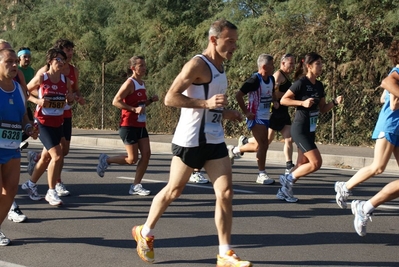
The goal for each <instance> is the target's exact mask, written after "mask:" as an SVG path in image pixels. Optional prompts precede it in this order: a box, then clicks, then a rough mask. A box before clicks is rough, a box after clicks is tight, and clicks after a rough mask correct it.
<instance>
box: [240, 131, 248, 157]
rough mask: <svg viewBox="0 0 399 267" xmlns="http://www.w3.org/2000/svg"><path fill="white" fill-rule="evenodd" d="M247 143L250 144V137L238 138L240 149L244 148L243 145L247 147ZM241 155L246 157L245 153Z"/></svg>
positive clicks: (242, 136)
mask: <svg viewBox="0 0 399 267" xmlns="http://www.w3.org/2000/svg"><path fill="white" fill-rule="evenodd" d="M247 143H248V137H246V136H244V135H241V136H240V137H239V138H238V147H242V146H243V145H245V144H247ZM240 155H241V156H243V155H244V152H241V153H240Z"/></svg>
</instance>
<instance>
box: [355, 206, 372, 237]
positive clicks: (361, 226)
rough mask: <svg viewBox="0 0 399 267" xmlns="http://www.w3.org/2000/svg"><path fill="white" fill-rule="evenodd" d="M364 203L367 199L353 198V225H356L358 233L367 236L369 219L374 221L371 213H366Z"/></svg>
mask: <svg viewBox="0 0 399 267" xmlns="http://www.w3.org/2000/svg"><path fill="white" fill-rule="evenodd" d="M364 203H366V201H360V200H353V201H352V204H351V208H352V214H353V215H355V219H354V221H353V226H354V227H355V230H356V233H357V234H358V235H360V236H365V235H366V234H367V232H366V226H367V221H368V220H370V222H371V221H372V220H371V214H365V213H364V212H363V205H364Z"/></svg>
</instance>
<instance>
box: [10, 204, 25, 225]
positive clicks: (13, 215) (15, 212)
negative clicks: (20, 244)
mask: <svg viewBox="0 0 399 267" xmlns="http://www.w3.org/2000/svg"><path fill="white" fill-rule="evenodd" d="M7 218H8V219H9V220H10V221H12V222H16V223H20V222H23V221H26V219H27V217H26V216H25V215H24V214H23V213H22V211H21V210H20V209H19V206H17V207H16V208H15V209H13V208H12V207H11V209H10V211H9V212H8V217H7Z"/></svg>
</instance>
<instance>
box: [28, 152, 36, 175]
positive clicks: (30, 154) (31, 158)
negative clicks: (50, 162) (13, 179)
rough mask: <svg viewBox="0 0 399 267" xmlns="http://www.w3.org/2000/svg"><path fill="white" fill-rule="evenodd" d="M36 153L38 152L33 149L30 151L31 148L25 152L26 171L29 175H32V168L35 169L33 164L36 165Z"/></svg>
mask: <svg viewBox="0 0 399 267" xmlns="http://www.w3.org/2000/svg"><path fill="white" fill-rule="evenodd" d="M37 154H39V153H37V152H35V151H32V150H29V151H28V153H26V155H27V158H28V168H27V171H28V174H29V175H30V176H32V173H33V170H34V169H35V165H36V163H37V161H35V159H36V157H37Z"/></svg>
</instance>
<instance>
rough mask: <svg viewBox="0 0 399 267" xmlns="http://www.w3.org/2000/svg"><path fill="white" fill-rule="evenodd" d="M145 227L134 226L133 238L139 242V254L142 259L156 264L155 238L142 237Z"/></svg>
mask: <svg viewBox="0 0 399 267" xmlns="http://www.w3.org/2000/svg"><path fill="white" fill-rule="evenodd" d="M141 229H143V225H138V226H134V227H133V229H132V236H133V238H134V240H136V242H137V254H139V256H140V258H141V259H142V260H143V261H145V262H149V263H153V262H154V237H153V236H151V237H143V236H142V235H141Z"/></svg>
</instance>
